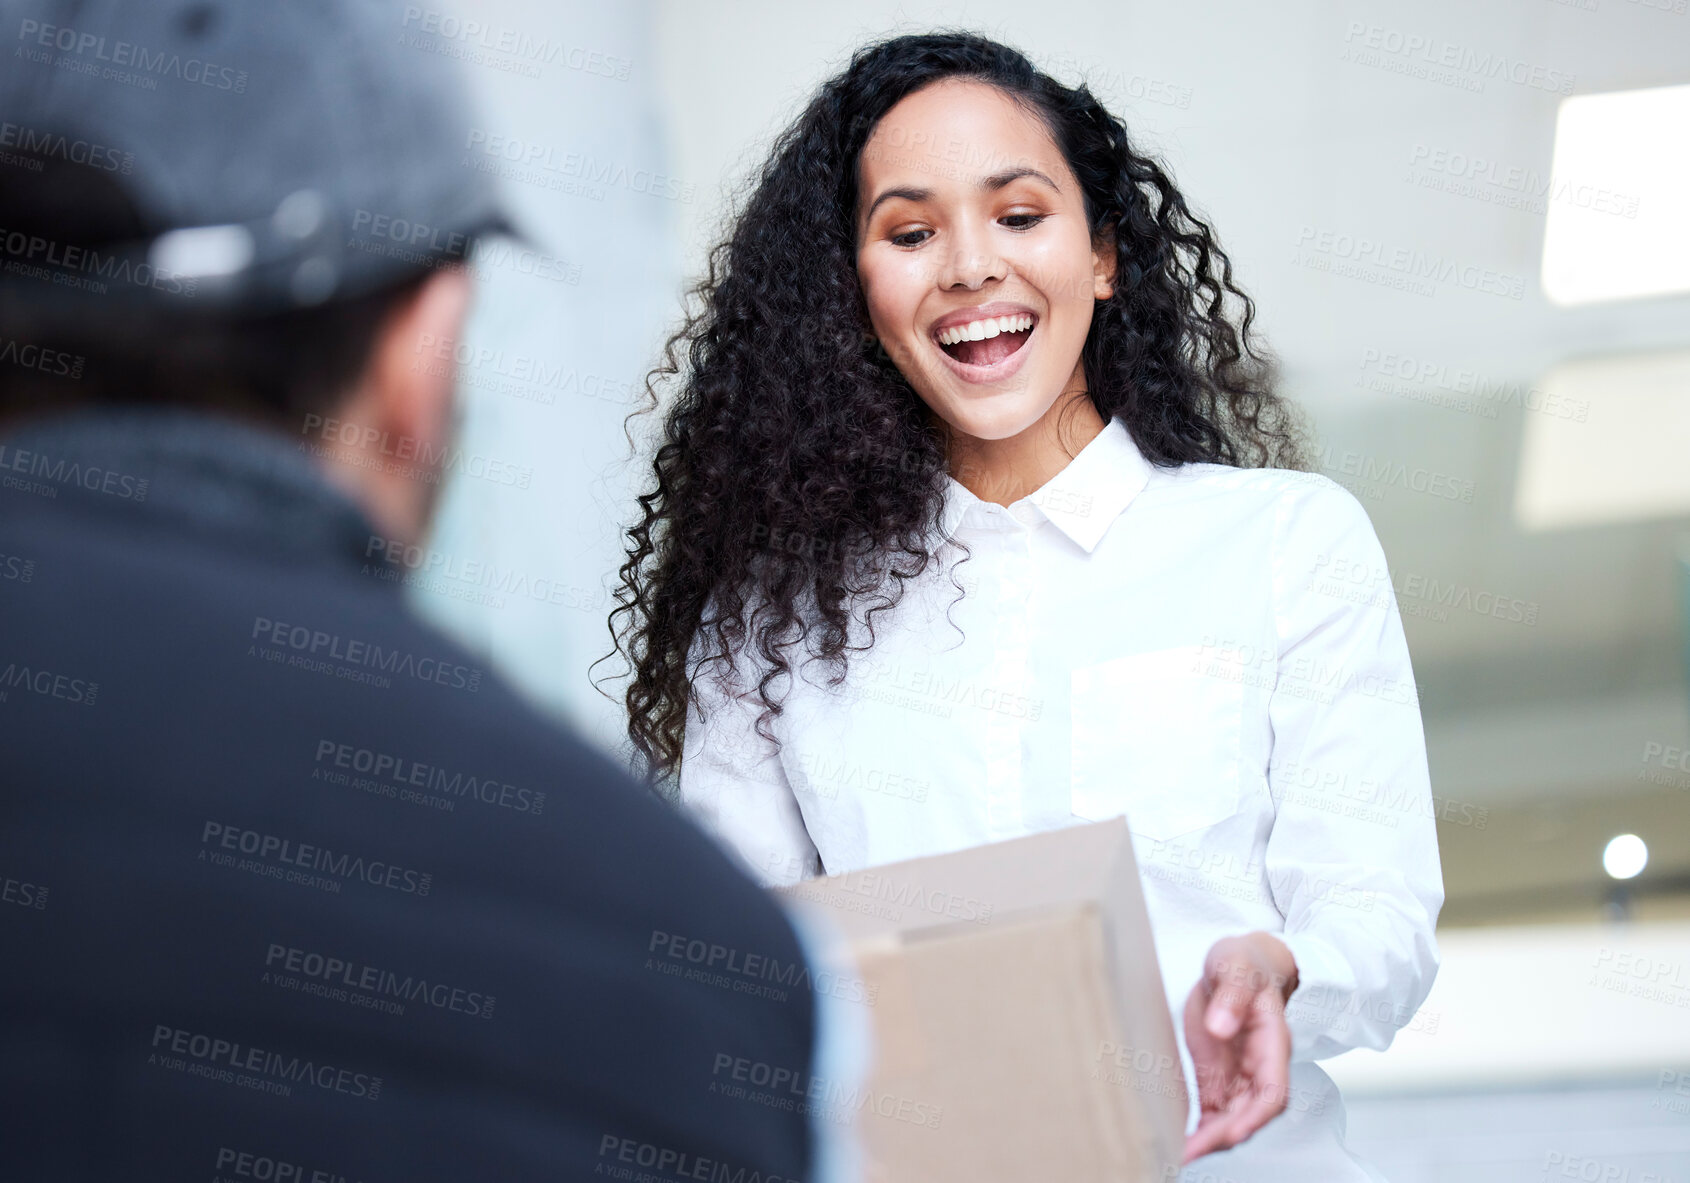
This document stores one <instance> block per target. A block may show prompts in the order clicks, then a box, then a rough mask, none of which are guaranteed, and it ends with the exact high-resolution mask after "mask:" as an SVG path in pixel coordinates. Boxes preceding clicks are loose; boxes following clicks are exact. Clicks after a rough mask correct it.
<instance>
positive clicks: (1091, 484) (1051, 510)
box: [941, 419, 1150, 554]
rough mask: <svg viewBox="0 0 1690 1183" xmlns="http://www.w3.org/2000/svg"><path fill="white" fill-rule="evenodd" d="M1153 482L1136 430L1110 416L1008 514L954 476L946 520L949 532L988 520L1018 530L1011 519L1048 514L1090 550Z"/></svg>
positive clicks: (949, 481)
mask: <svg viewBox="0 0 1690 1183" xmlns="http://www.w3.org/2000/svg"><path fill="white" fill-rule="evenodd" d="M1149 483H1150V462H1149V461H1148V460H1146V459H1145V458H1144V456H1143V454H1142V453H1141V452H1140V451H1139V450H1138V446H1137V445H1136V444H1134V443H1133V437H1132V433H1131V432H1129V431H1128V430H1127V425H1126V424H1125V423H1123V422H1121V420H1119V419H1111V420H1110V421H1109V422H1108V423H1107V424H1106V425H1105V426H1104V428H1103V430H1102V431H1100V432H1098V434H1097V435H1096V436H1095V437H1093V438H1092V440H1091V442H1090V443H1088V444H1086V446H1085V447H1083V448H1081V449H1080V451H1079V454H1078V455H1076V456H1075V457H1074V458H1073V459H1072V460H1070V461H1069V462H1068V464H1067V466H1066V467H1064V468H1063V469H1062V471H1060V472H1058V473H1057V474H1056V475H1055V476H1053V477H1052V478H1051V479H1050V480H1048V481H1046V482H1045V484H1044V485H1043V486H1042V487H1041V488H1039V489H1038V490H1037V491H1036V492H1033V493H1029V494H1028V495H1027V496H1025V497H1023V498H1021V499H1020V500H1019V501H1017V502H1015V503H1014V504H1012V505H1010V506H1009V507H1008V510H1007V515H1008V516H1007V518H1006V517H1004V516H1003V513H1002V512H1001V509H1002V507H996V508H997V509H998V510H999V511H1000V512H998V513H994V512H993V510H992V509H988V508H987V506H988V505H990V504H991V503H989V502H985V501H982V500H981V499H980V498H978V497H976V496H975V495H974V494H973V493H970V492H969V491H968V490H967V489H966V488H964V487H963V485H962V484H961V483H960V482H958V481H957V480H956V479H955V478H954V477H946V478H945V505H944V510H943V512H942V513H941V521H942V523H943V525H944V527H945V531H946V533H947V534H951V535H953V536H954V535H955V534H956V532H957V530H958V528H959V527H961V526H963V525H965V524H966V525H970V526H975V525H978V526H984V527H986V528H991V526H990V522H989V518H990V517H996V518H997V519H998V521H1000V522H1002V523H1003V525H1002V527H1001V528H1005V529H1009V528H1013V527H1012V526H1011V525H1010V524H1009V522H1010V520H1011V519H1013V521H1017V522H1020V523H1022V524H1023V525H1032V524H1033V523H1034V522H1036V521H1037V520H1038V519H1039V518H1040V517H1043V518H1045V519H1046V520H1047V521H1049V522H1050V523H1051V524H1052V525H1054V526H1055V527H1056V528H1057V529H1058V530H1061V531H1062V532H1063V533H1064V534H1066V535H1067V536H1068V537H1069V538H1070V539H1071V540H1072V541H1073V542H1074V544H1075V545H1076V546H1078V547H1079V548H1080V549H1081V550H1083V551H1085V552H1086V553H1087V554H1090V553H1091V552H1092V551H1093V550H1095V549H1096V547H1097V544H1098V543H1099V542H1100V541H1102V539H1103V535H1104V533H1105V532H1106V531H1108V529H1109V527H1110V525H1112V524H1113V523H1114V521H1115V519H1116V518H1118V517H1120V516H1121V512H1122V511H1123V510H1125V509H1126V508H1127V506H1128V505H1129V504H1130V503H1131V502H1132V499H1133V498H1134V497H1137V496H1138V495H1139V493H1141V492H1142V491H1143V490H1144V487H1145V486H1146V485H1147V484H1149Z"/></svg>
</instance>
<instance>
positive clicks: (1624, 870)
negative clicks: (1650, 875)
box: [1602, 834, 1649, 879]
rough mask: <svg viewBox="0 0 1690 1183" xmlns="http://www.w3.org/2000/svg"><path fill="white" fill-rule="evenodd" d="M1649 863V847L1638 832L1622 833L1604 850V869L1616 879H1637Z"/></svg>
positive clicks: (1612, 839) (1611, 840) (1609, 842)
mask: <svg viewBox="0 0 1690 1183" xmlns="http://www.w3.org/2000/svg"><path fill="white" fill-rule="evenodd" d="M1648 863H1649V848H1648V847H1647V846H1645V845H1643V839H1641V838H1639V837H1638V836H1637V835H1636V834H1620V835H1619V836H1617V837H1615V838H1611V839H1609V841H1608V846H1607V849H1605V850H1604V851H1603V852H1602V869H1603V870H1604V871H1606V872H1608V874H1609V875H1610V876H1611V877H1612V878H1615V879H1635V878H1637V876H1638V875H1640V874H1642V873H1643V868H1644V867H1645V866H1647V865H1648Z"/></svg>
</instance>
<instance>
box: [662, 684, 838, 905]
mask: <svg viewBox="0 0 1690 1183" xmlns="http://www.w3.org/2000/svg"><path fill="white" fill-rule="evenodd" d="M761 709H762V708H761V700H760V699H759V698H758V697H757V694H756V692H755V691H754V690H752V691H750V692H746V691H745V690H744V686H743V683H741V684H739V685H735V686H732V687H725V686H723V685H722V683H721V680H720V679H719V678H718V677H717V676H716V675H715V673H714V672H711V673H707V674H704V675H702V676H695V677H694V678H693V681H692V704H691V706H690V708H689V710H688V713H687V729H686V738H685V742H684V744H683V746H682V752H681V772H680V796H681V801H682V803H683V804H684V805H685V806H686V808H687V809H688V810H689V811H690V812H691V813H692V814H693V816H694V817H695V818H697V819H698V822H699V824H700V825H702V826H703V827H704V828H705V830H707V831H708V832H709V833H711V834H712V835H714V836H715V838H716V839H717V840H718V841H719V842H720V843H721V844H722V845H723V846H725V847H727V849H728V850H729V851H730V852H731V853H733V854H735V855H737V856H738V857H739V858H740V859H741V861H743V862H744V863H745V865H746V867H747V868H748V869H749V870H750V872H751V874H752V875H753V876H755V877H756V878H757V879H758V881H759V882H761V883H763V884H764V885H765V886H771V887H773V886H780V885H784V884H789V883H796V882H798V881H799V880H800V879H806V878H810V877H812V876H815V875H819V874H821V873H822V867H821V857H820V855H818V854H817V853H816V847H815V844H814V843H813V842H811V841H810V835H809V832H808V831H807V830H806V829H805V828H804V818H803V815H802V813H801V812H800V811H799V808H798V800H797V798H796V797H794V796H793V793H792V786H791V785H790V784H789V783H788V781H787V778H786V773H785V770H784V769H783V768H782V767H781V762H780V753H779V752H778V751H777V750H776V748H775V746H774V744H772V743H771V742H770V741H768V740H766V739H764V738H763V737H762V736H761V735H759V734H757V728H756V723H757V717H758V715H759V714H760V713H761Z"/></svg>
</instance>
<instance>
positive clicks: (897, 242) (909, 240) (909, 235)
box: [892, 230, 933, 246]
mask: <svg viewBox="0 0 1690 1183" xmlns="http://www.w3.org/2000/svg"><path fill="white" fill-rule="evenodd" d="M931 233H933V231H931V230H906V231H904V232H903V233H902V234H894V235H893V236H892V245H893V246H920V245H921V244H922V243H923V242H924V241H926V240H925V239H923V238H919V237H917V236H918V235H922V234H931Z"/></svg>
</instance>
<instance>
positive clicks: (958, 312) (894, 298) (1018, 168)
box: [857, 79, 1114, 440]
mask: <svg viewBox="0 0 1690 1183" xmlns="http://www.w3.org/2000/svg"><path fill="white" fill-rule="evenodd" d="M857 173H858V181H857V209H858V215H857V277H858V279H859V281H860V282H861V283H862V287H863V295H864V297H865V298H866V300H867V302H868V312H869V319H870V320H871V321H872V323H873V325H874V331H875V334H876V335H877V336H878V337H879V338H880V343H881V345H882V346H883V347H884V348H885V350H886V352H887V354H888V355H889V356H890V357H891V358H892V360H893V362H894V363H895V364H896V365H897V367H898V369H899V370H900V371H901V372H902V373H903V375H904V377H905V378H907V379H908V380H909V383H910V385H911V386H913V387H914V388H915V391H916V393H917V394H919V395H920V396H921V398H922V400H923V401H924V402H926V404H927V405H928V406H929V407H931V408H932V409H933V411H934V413H935V414H937V415H938V416H939V417H940V418H941V419H943V420H944V421H945V422H946V423H947V424H948V425H949V426H950V428H951V430H952V431H953V432H959V433H961V434H963V435H966V436H971V437H973V438H975V439H979V440H1002V439H1009V438H1011V437H1013V436H1017V435H1019V434H1021V433H1022V432H1023V431H1026V430H1027V429H1028V428H1030V427H1032V426H1033V425H1034V424H1036V423H1038V422H1039V421H1040V420H1041V419H1043V418H1044V417H1045V416H1046V415H1047V414H1048V413H1050V411H1051V408H1052V406H1053V404H1055V402H1056V400H1057V396H1058V395H1060V394H1062V393H1063V392H1064V391H1065V390H1075V389H1081V388H1083V384H1084V380H1085V379H1084V371H1083V369H1082V368H1081V365H1080V349H1081V347H1082V346H1083V345H1084V344H1085V340H1086V332H1087V331H1088V329H1089V328H1090V327H1091V314H1092V306H1093V302H1094V301H1095V300H1099V299H1107V298H1108V297H1109V295H1110V293H1111V290H1112V289H1111V286H1110V281H1111V280H1112V278H1113V275H1114V251H1113V249H1112V248H1110V249H1106V250H1104V251H1103V252H1102V253H1098V252H1094V251H1093V249H1092V241H1091V233H1090V230H1089V228H1088V227H1087V225H1086V214H1085V202H1084V200H1083V198H1082V197H1081V195H1080V185H1079V182H1078V181H1077V180H1076V179H1075V177H1074V175H1073V173H1072V172H1071V171H1070V170H1069V168H1068V165H1067V162H1066V161H1065V160H1064V159H1063V156H1062V150H1061V149H1060V148H1058V147H1057V145H1056V142H1055V141H1054V140H1053V139H1052V138H1051V136H1050V133H1049V131H1047V130H1046V128H1045V126H1044V124H1043V123H1042V122H1041V121H1040V120H1039V119H1038V117H1037V116H1036V115H1034V114H1032V113H1030V112H1028V111H1026V110H1024V109H1023V108H1022V107H1021V106H1019V105H1018V104H1017V103H1016V102H1014V101H1013V100H1012V99H1010V98H1009V97H1008V96H1007V95H1005V94H1004V93H1003V92H1002V91H1000V90H998V89H997V88H995V87H992V86H988V85H986V84H984V83H981V82H975V81H966V80H962V79H947V80H945V81H942V82H936V83H933V84H932V85H930V86H927V87H924V88H923V89H921V90H919V91H916V92H915V93H914V94H911V95H909V96H907V97H906V98H905V99H903V101H901V102H900V103H898V105H897V106H895V107H893V108H892V109H891V110H890V111H888V112H887V113H886V115H885V117H884V118H882V119H881V121H880V122H879V124H877V125H876V126H875V129H874V132H873V134H872V135H870V137H869V140H868V143H867V144H866V145H865V146H864V148H863V153H862V157H861V160H860V163H859V165H858V170H857Z"/></svg>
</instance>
